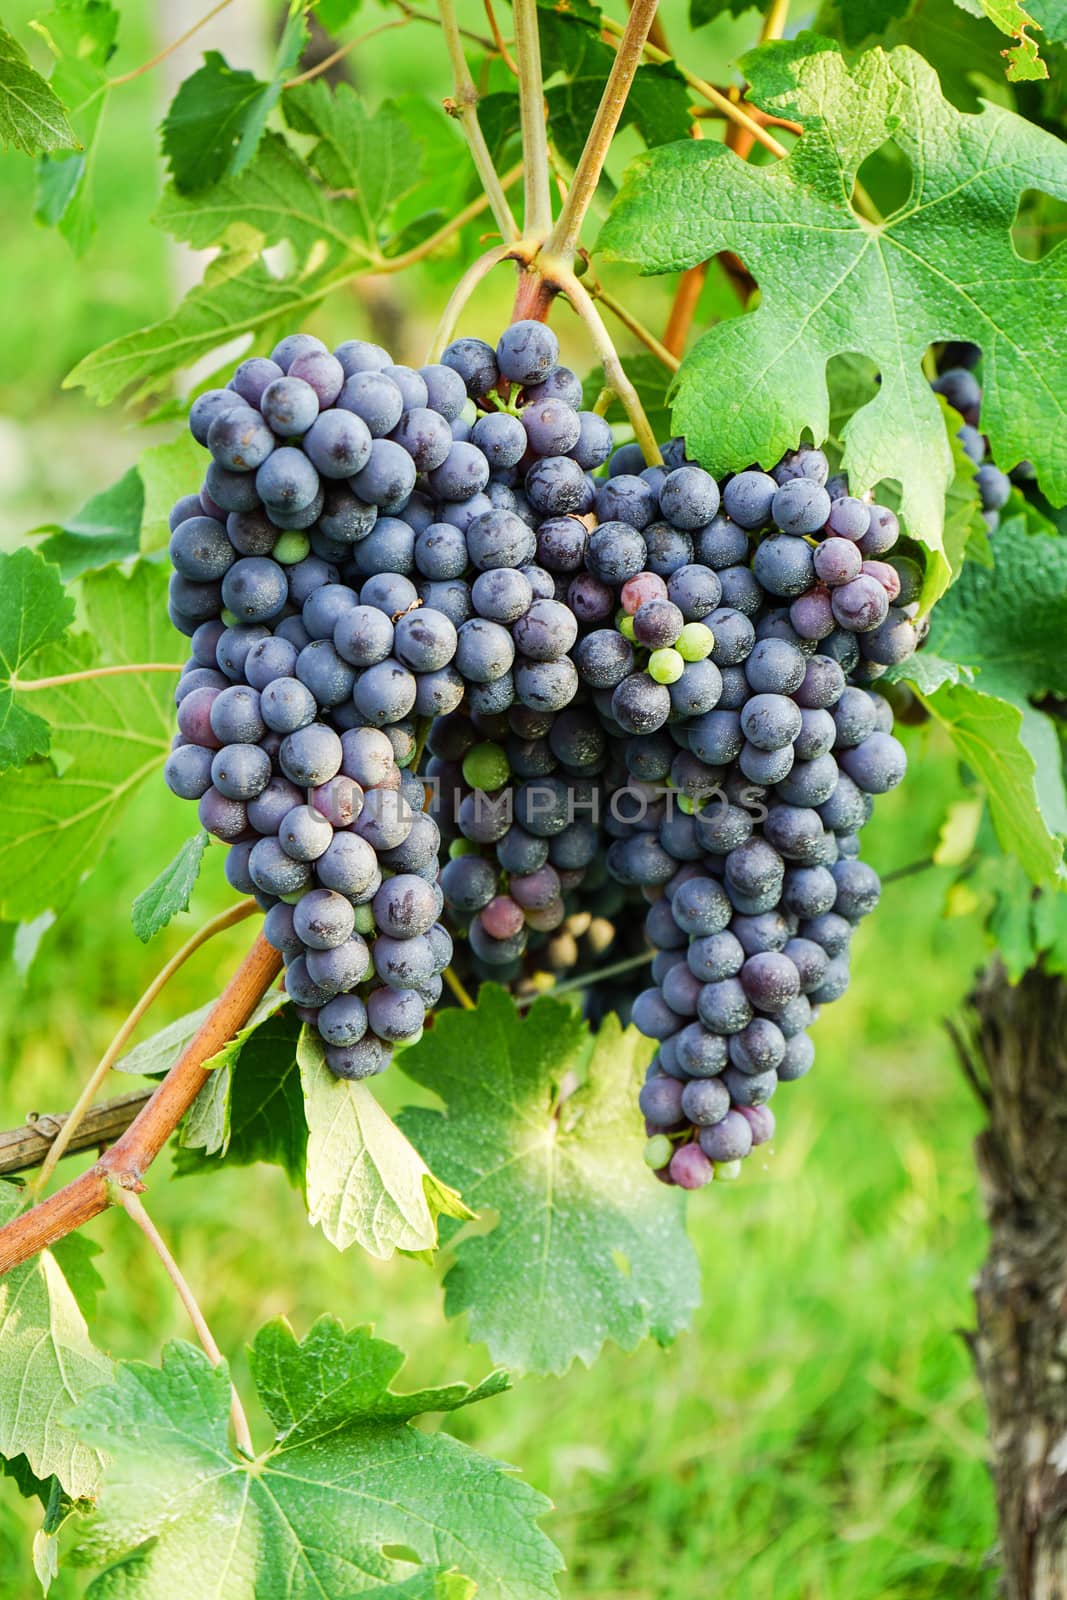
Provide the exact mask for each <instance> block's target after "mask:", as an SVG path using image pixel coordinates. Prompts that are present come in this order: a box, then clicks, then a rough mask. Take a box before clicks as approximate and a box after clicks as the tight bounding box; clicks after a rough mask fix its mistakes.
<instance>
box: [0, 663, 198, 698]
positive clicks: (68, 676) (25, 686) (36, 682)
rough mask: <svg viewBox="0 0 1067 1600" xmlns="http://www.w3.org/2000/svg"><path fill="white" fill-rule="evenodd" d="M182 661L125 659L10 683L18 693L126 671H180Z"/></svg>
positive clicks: (106, 676)
mask: <svg viewBox="0 0 1067 1600" xmlns="http://www.w3.org/2000/svg"><path fill="white" fill-rule="evenodd" d="M181 670H182V664H181V662H180V661H137V662H133V661H123V662H120V664H119V665H118V666H116V667H86V669H85V671H84V672H60V673H58V674H57V676H56V677H54V678H28V679H27V678H12V679H11V680H10V682H9V684H8V687H9V688H10V689H13V690H15V691H16V692H17V693H18V694H29V692H30V690H31V689H62V688H64V687H65V685H66V684H68V683H85V682H87V681H88V680H89V679H90V678H117V677H120V676H121V675H122V674H123V673H126V672H180V671H181Z"/></svg>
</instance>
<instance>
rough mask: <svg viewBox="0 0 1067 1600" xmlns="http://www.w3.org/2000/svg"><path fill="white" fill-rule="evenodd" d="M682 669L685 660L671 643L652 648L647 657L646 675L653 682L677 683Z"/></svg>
mask: <svg viewBox="0 0 1067 1600" xmlns="http://www.w3.org/2000/svg"><path fill="white" fill-rule="evenodd" d="M684 671H685V661H684V660H683V658H682V657H681V656H680V655H679V654H678V652H677V650H675V648H674V646H673V645H668V646H667V648H666V649H664V650H653V652H652V654H651V655H650V656H649V658H648V675H649V677H650V678H651V679H652V681H653V683H677V682H678V679H679V678H680V677H681V676H682V673H683V672H684Z"/></svg>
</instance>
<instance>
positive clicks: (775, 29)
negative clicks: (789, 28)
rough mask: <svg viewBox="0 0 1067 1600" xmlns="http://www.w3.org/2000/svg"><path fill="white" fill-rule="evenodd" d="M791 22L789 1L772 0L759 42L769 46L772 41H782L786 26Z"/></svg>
mask: <svg viewBox="0 0 1067 1600" xmlns="http://www.w3.org/2000/svg"><path fill="white" fill-rule="evenodd" d="M788 20H789V0H771V3H770V5H769V6H768V7H767V14H766V16H765V17H764V19H763V26H762V28H761V29H760V34H759V42H760V44H767V43H768V42H769V41H770V40H771V39H780V38H781V37H782V34H783V33H784V32H785V25H786V23H787V21H788Z"/></svg>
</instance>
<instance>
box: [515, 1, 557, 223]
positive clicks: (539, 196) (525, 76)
mask: <svg viewBox="0 0 1067 1600" xmlns="http://www.w3.org/2000/svg"><path fill="white" fill-rule="evenodd" d="M511 11H512V19H513V21H514V23H515V54H516V56H517V57H518V65H519V119H520V122H521V125H522V165H523V171H524V173H525V187H526V205H525V214H524V218H523V234H524V237H525V238H527V239H534V238H537V239H543V238H544V237H545V235H546V234H547V233H548V231H549V229H550V228H551V226H552V193H551V190H550V188H549V167H548V132H547V129H546V127H545V89H544V77H543V75H542V72H541V40H540V36H539V34H538V29H537V0H512V6H511Z"/></svg>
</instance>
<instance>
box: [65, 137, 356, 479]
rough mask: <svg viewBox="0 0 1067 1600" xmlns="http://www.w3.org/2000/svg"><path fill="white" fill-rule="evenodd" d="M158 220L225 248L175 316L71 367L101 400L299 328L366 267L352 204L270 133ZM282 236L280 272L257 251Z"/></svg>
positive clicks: (152, 391) (139, 392) (187, 237)
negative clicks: (330, 192)
mask: <svg viewBox="0 0 1067 1600" xmlns="http://www.w3.org/2000/svg"><path fill="white" fill-rule="evenodd" d="M157 220H158V221H159V222H160V224H161V225H162V226H163V227H165V228H166V229H167V231H168V232H169V233H172V234H173V235H174V237H175V238H177V239H179V240H181V241H182V242H183V243H186V244H191V245H192V246H193V247H194V249H198V250H200V249H206V248H208V247H209V246H212V245H215V244H218V243H219V242H223V243H224V244H225V245H226V248H224V249H223V250H222V251H221V252H220V254H219V255H217V256H216V257H215V259H214V260H213V261H212V262H211V263H210V264H209V266H208V267H207V270H206V271H205V274H204V278H203V281H202V282H201V283H200V284H198V285H197V286H196V287H195V288H194V289H192V290H191V291H190V293H189V294H188V295H186V297H185V299H184V300H183V301H182V303H181V305H180V306H179V307H178V308H177V310H176V311H175V312H174V313H173V314H172V315H171V316H170V317H168V318H166V319H165V320H164V321H163V322H158V323H154V324H153V325H152V326H151V327H148V328H141V329H139V330H138V331H137V332H135V333H130V334H124V335H123V336H122V337H121V338H119V339H114V340H112V341H111V343H110V344H106V345H103V346H102V347H101V348H100V349H99V350H95V351H93V352H92V354H90V355H88V356H86V357H85V359H84V360H82V361H80V362H79V363H78V365H77V366H76V367H75V368H74V370H73V372H71V373H70V374H69V376H68V377H67V379H66V380H65V381H66V386H67V387H73V386H76V385H82V386H84V387H85V388H86V389H87V390H88V391H89V393H90V394H92V395H93V396H94V397H95V398H96V399H97V400H99V401H101V402H102V403H106V402H107V401H109V400H113V399H115V397H116V396H117V395H120V394H122V393H123V392H124V391H129V398H130V400H131V402H132V401H138V400H143V399H146V398H148V397H150V396H153V395H156V394H159V393H160V392H161V391H162V390H163V389H164V388H165V387H166V381H167V380H168V379H169V378H170V376H171V374H172V373H173V372H175V371H176V370H177V369H178V368H180V367H185V366H189V365H190V364H191V363H192V362H194V361H198V360H200V359H202V358H203V357H206V356H208V355H210V353H211V352H212V351H214V350H218V349H221V347H222V346H223V345H229V344H230V343H231V342H232V341H233V340H234V339H235V338H239V337H240V336H241V335H242V334H252V333H255V332H256V331H257V330H259V329H261V328H264V327H271V326H274V325H280V324H282V323H285V324H287V325H288V326H290V327H297V326H299V324H300V321H301V319H302V318H303V316H304V315H305V313H306V312H307V311H308V310H309V309H310V308H311V307H312V306H313V305H315V304H316V303H317V302H318V301H319V300H321V299H322V298H323V296H324V295H325V294H327V293H328V292H329V290H330V289H331V288H333V287H334V285H335V284H338V283H341V282H344V281H345V279H346V278H350V277H351V276H352V275H353V274H354V273H357V272H359V271H360V270H361V269H362V268H364V267H365V266H366V265H367V256H366V254H365V252H364V251H363V250H362V248H361V247H360V245H359V242H358V238H359V236H358V227H359V218H358V212H357V211H356V208H355V206H354V204H353V202H351V201H349V200H345V199H338V200H329V199H328V198H327V196H326V194H325V192H324V191H323V189H322V188H321V186H320V185H319V184H318V183H317V182H316V181H315V179H314V178H313V176H312V174H311V173H310V172H309V170H308V169H307V167H306V166H305V165H304V164H303V162H301V161H300V160H299V158H298V157H297V156H296V155H295V153H294V152H293V151H292V150H291V149H290V148H289V146H288V145H287V144H286V142H285V140H284V139H282V138H280V137H279V136H278V135H274V134H271V135H268V136H267V138H266V139H265V140H264V141H263V145H262V147H261V149H260V153H259V155H258V156H257V158H256V160H255V162H254V163H253V164H252V165H251V166H250V167H249V168H248V169H247V170H246V171H245V172H243V173H241V175H240V176H239V177H236V178H232V179H228V180H227V181H226V182H224V183H220V184H217V185H216V187H215V188H214V189H210V190H208V191H207V192H206V193H205V194H203V195H196V196H192V197H187V196H183V195H181V194H179V193H178V191H177V190H176V189H175V188H174V187H173V186H169V187H168V188H167V190H166V191H165V193H164V195H163V199H162V201H161V202H160V207H159V211H158V213H157ZM283 242H284V243H285V244H287V245H289V246H290V247H291V249H292V251H293V253H294V256H295V258H296V266H295V269H294V270H293V272H292V273H291V274H290V275H288V276H285V277H277V276H275V274H274V272H273V271H272V270H271V269H270V268H269V267H268V265H267V263H266V262H265V261H264V260H263V259H262V257H261V251H263V250H266V249H268V248H270V247H271V246H273V245H277V244H281V243H283ZM164 448H170V447H164ZM175 448H176V442H175ZM186 448H188V446H186ZM201 459H202V458H201ZM200 470H202V469H199V468H198V476H199V471H200ZM146 481H147V479H146ZM186 487H187V485H186Z"/></svg>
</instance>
